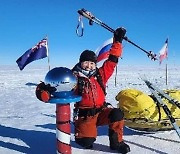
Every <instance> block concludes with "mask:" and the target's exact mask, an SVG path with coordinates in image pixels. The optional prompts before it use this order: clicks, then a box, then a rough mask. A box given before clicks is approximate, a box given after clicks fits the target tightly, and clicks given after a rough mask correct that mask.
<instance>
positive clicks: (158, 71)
mask: <svg viewBox="0 0 180 154" xmlns="http://www.w3.org/2000/svg"><path fill="white" fill-rule="evenodd" d="M118 69H119V71H118V75H117V86H116V87H115V85H114V79H115V76H114V75H113V76H112V78H111V79H110V80H109V82H108V88H107V92H108V95H107V101H108V102H110V103H112V104H113V106H116V104H117V101H115V98H114V97H115V96H116V95H117V93H118V92H119V91H121V90H122V89H126V88H136V89H139V90H141V91H144V92H146V93H150V91H149V90H148V88H147V86H146V85H145V84H144V82H143V81H142V80H141V78H140V76H144V75H146V77H147V78H148V79H149V80H150V81H151V82H152V83H154V84H156V85H157V86H158V87H159V88H161V89H167V88H168V89H180V67H177V66H176V67H171V68H169V74H168V77H169V84H168V87H167V86H166V85H165V69H164V68H163V67H161V68H160V67H159V68H150V67H135V66H119V68H118ZM47 72H48V70H47V68H41V67H39V68H34V67H33V68H30V67H27V68H25V69H24V70H23V71H19V70H18V68H17V67H16V66H13V67H12V66H11V67H10V66H0V101H1V103H0V113H1V114H0V154H19V153H28V154H53V153H56V134H55V128H56V125H55V122H56V117H55V105H54V104H48V103H47V104H45V103H43V102H40V101H39V100H37V99H36V96H35V88H36V86H35V85H36V84H37V83H39V82H40V81H42V80H44V77H45V75H46V73H47ZM71 109H72V106H71ZM71 128H72V134H71V145H72V153H73V154H74V153H76V154H90V153H92V152H93V153H94V154H95V153H98V154H105V153H116V152H115V151H112V150H110V149H109V146H108V145H109V141H108V136H107V129H108V127H107V126H103V127H99V128H98V137H97V140H96V141H95V143H94V148H93V149H92V150H84V149H82V148H81V147H80V146H78V145H77V144H76V143H75V142H74V130H73V128H74V127H73V124H71ZM124 140H125V142H126V143H127V144H129V146H130V148H131V152H130V153H131V154H134V153H137V154H155V153H159V154H175V153H180V152H179V151H180V139H179V137H178V136H177V134H176V132H175V131H174V130H171V131H161V132H137V131H134V130H131V129H129V128H126V127H125V128H124Z"/></svg>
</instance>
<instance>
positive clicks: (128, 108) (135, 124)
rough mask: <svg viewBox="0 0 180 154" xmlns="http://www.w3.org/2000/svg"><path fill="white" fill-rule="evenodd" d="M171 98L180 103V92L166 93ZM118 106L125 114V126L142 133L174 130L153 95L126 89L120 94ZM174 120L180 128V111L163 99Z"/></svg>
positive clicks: (117, 98) (167, 91)
mask: <svg viewBox="0 0 180 154" xmlns="http://www.w3.org/2000/svg"><path fill="white" fill-rule="evenodd" d="M164 92H165V93H166V94H168V95H169V96H170V97H172V98H174V99H176V100H178V101H180V90H166V91H164ZM116 100H117V101H119V103H118V104H117V106H118V107H119V108H120V109H121V110H122V111H123V112H124V119H125V126H127V127H130V128H132V129H136V130H142V131H159V130H172V129H173V126H172V124H171V122H170V120H169V118H168V117H167V114H166V113H165V112H164V110H163V108H162V107H161V106H159V105H158V103H156V101H155V99H154V96H153V95H147V94H145V93H143V92H142V91H139V90H137V89H125V90H122V91H120V92H119V93H118V95H117V96H116ZM162 101H163V102H164V103H165V104H166V105H167V107H168V109H169V110H170V112H171V114H172V116H173V118H174V119H175V121H176V123H177V125H178V126H180V109H179V108H178V107H177V106H176V105H174V104H172V103H170V102H169V101H168V100H167V99H164V98H162Z"/></svg>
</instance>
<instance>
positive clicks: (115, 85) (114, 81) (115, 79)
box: [114, 66, 117, 87]
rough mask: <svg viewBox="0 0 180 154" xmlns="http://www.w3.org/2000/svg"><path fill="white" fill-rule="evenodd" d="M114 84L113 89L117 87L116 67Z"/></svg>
mask: <svg viewBox="0 0 180 154" xmlns="http://www.w3.org/2000/svg"><path fill="white" fill-rule="evenodd" d="M114 82H115V87H116V86H117V66H116V72H115V79H114Z"/></svg>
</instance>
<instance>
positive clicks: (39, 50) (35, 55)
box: [16, 38, 48, 70]
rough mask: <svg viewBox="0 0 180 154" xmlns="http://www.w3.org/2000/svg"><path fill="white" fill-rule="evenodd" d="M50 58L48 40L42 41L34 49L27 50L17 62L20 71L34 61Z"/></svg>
mask: <svg viewBox="0 0 180 154" xmlns="http://www.w3.org/2000/svg"><path fill="white" fill-rule="evenodd" d="M47 56H48V47H47V38H45V39H42V40H41V41H40V42H38V43H37V44H36V45H35V46H34V47H32V48H31V49H29V50H27V51H26V52H25V53H24V54H23V55H22V56H21V57H19V58H18V59H17V60H16V63H17V64H18V67H19V69H20V70H23V69H24V67H25V66H26V65H27V64H29V63H31V62H32V61H35V60H38V59H42V58H45V57H47Z"/></svg>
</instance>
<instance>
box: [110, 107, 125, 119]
mask: <svg viewBox="0 0 180 154" xmlns="http://www.w3.org/2000/svg"><path fill="white" fill-rule="evenodd" d="M123 117H124V113H123V112H122V111H121V109H119V108H114V109H112V111H111V112H110V114H109V119H110V122H116V121H121V120H123Z"/></svg>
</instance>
